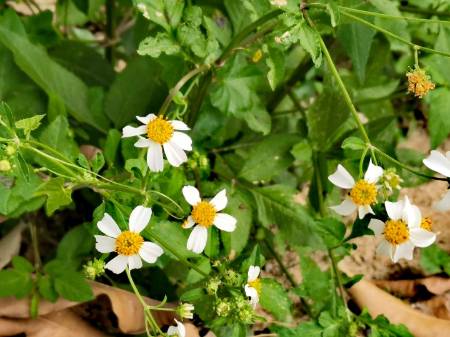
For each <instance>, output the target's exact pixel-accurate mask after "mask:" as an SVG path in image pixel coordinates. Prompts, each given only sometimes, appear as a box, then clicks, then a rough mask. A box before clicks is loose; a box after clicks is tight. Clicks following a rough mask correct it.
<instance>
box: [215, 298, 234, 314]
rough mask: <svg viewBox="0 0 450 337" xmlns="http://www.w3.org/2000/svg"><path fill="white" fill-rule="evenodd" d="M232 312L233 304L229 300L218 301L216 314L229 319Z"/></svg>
mask: <svg viewBox="0 0 450 337" xmlns="http://www.w3.org/2000/svg"><path fill="white" fill-rule="evenodd" d="M230 312H231V303H230V301H229V300H228V299H222V300H218V301H217V304H216V313H217V316H219V317H227V316H228V315H229V314H230Z"/></svg>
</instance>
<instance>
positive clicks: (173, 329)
mask: <svg viewBox="0 0 450 337" xmlns="http://www.w3.org/2000/svg"><path fill="white" fill-rule="evenodd" d="M175 322H176V323H177V326H173V325H172V326H169V328H168V329H167V335H168V336H176V337H186V328H185V326H184V324H183V323H181V322H179V321H177V319H176V318H175Z"/></svg>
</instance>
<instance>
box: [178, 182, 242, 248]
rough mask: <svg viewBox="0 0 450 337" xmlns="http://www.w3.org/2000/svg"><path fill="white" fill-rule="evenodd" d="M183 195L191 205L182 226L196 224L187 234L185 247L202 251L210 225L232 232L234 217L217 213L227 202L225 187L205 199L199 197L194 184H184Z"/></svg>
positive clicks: (234, 225) (186, 226) (234, 222)
mask: <svg viewBox="0 0 450 337" xmlns="http://www.w3.org/2000/svg"><path fill="white" fill-rule="evenodd" d="M183 196H184V198H185V199H186V201H187V202H188V203H189V205H191V206H192V212H191V215H190V216H189V217H188V218H187V219H186V220H185V221H184V223H183V228H191V227H193V226H194V225H195V224H197V226H195V227H194V229H193V230H192V232H191V235H189V239H188V242H187V249H189V250H191V251H193V252H194V253H197V254H200V253H201V252H203V250H204V249H205V246H206V241H207V239H208V228H209V227H211V226H212V225H214V226H216V227H217V228H219V229H220V230H223V231H225V232H233V231H234V230H235V229H236V222H237V220H236V218H235V217H233V216H231V215H228V214H225V213H218V212H220V211H221V210H223V209H224V208H225V207H226V206H227V203H228V199H227V191H226V190H225V189H223V190H222V191H220V192H219V193H217V195H216V196H215V197H214V198H212V199H211V200H209V201H207V200H202V199H201V198H200V192H199V191H198V190H197V189H196V188H195V187H194V186H184V187H183Z"/></svg>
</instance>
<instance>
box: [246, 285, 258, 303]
mask: <svg viewBox="0 0 450 337" xmlns="http://www.w3.org/2000/svg"><path fill="white" fill-rule="evenodd" d="M244 290H245V295H247V296H248V297H250V303H251V304H252V306H253V308H254V307H256V305H257V304H258V302H259V296H258V292H257V291H256V289H255V288H253V287H250V286H249V285H248V284H246V285H245V287H244Z"/></svg>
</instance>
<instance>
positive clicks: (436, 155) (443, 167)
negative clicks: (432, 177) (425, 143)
mask: <svg viewBox="0 0 450 337" xmlns="http://www.w3.org/2000/svg"><path fill="white" fill-rule="evenodd" d="M423 163H424V164H425V166H427V167H428V168H429V169H431V170H433V171H436V172H437V173H440V174H442V175H443V176H446V177H447V178H449V177H450V151H449V152H447V153H446V154H445V156H444V155H443V154H442V153H440V152H439V151H436V150H433V151H431V153H430V155H429V156H428V157H427V158H425V159H424V160H423ZM434 208H435V209H437V210H438V211H441V212H445V211H448V210H450V191H448V192H447V193H446V194H445V196H444V198H443V199H442V200H441V201H439V202H437V203H436V204H434Z"/></svg>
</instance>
